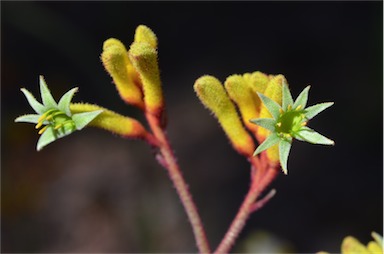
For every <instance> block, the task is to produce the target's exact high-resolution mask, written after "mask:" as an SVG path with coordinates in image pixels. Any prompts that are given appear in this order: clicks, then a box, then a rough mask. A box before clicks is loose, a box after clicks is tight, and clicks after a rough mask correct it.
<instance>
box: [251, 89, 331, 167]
mask: <svg viewBox="0 0 384 254" xmlns="http://www.w3.org/2000/svg"><path fill="white" fill-rule="evenodd" d="M309 88H310V86H307V87H306V88H305V89H304V90H303V91H302V92H301V93H300V94H299V96H298V97H297V98H296V100H295V101H293V99H292V95H291V92H290V91H289V88H288V86H287V84H286V83H283V86H282V91H283V97H282V105H281V106H280V105H279V104H278V103H277V102H275V101H274V100H272V99H270V98H268V97H266V96H265V95H263V94H261V93H258V95H259V97H260V99H261V101H262V102H263V103H264V105H265V106H266V107H267V109H268V111H269V112H270V113H271V115H272V117H273V118H258V119H251V120H250V121H251V122H252V123H254V124H257V125H259V126H261V127H263V128H265V129H268V130H269V131H270V132H271V134H270V135H269V136H268V137H267V138H266V139H265V141H264V142H263V143H262V144H260V145H259V146H258V147H257V149H256V151H255V152H254V154H253V155H254V156H256V155H257V154H259V153H261V152H262V151H264V150H266V149H268V148H270V147H271V146H273V145H276V144H279V157H280V164H281V168H282V169H283V172H284V173H285V174H287V173H288V169H287V161H288V155H289V151H290V150H291V145H292V141H293V138H295V139H298V140H300V141H306V142H309V143H312V144H322V145H334V141H332V140H330V139H329V138H326V137H324V136H323V135H321V134H319V133H317V132H316V131H314V130H312V129H310V128H308V127H307V126H306V125H307V121H308V120H310V119H312V118H313V117H315V116H316V115H317V114H319V113H320V112H322V111H323V110H325V109H327V108H328V107H330V106H332V105H333V102H325V103H319V104H316V105H314V106H311V107H308V108H306V106H307V101H308V92H309Z"/></svg>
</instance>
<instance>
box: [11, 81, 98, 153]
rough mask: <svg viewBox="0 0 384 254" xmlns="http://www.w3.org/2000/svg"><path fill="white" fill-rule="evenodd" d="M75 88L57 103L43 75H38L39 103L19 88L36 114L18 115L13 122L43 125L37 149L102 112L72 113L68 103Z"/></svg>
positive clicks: (79, 128)
mask: <svg viewBox="0 0 384 254" xmlns="http://www.w3.org/2000/svg"><path fill="white" fill-rule="evenodd" d="M77 90H78V89H77V88H73V89H71V90H69V91H68V92H67V93H65V94H64V95H63V97H61V99H60V100H59V103H56V101H55V99H54V98H53V96H52V94H51V92H50V91H49V89H48V86H47V84H46V83H45V81H44V78H43V76H40V93H41V99H42V102H43V103H40V102H38V101H37V100H36V99H35V97H34V96H33V95H32V94H31V93H30V92H29V91H28V90H27V89H25V88H22V89H21V91H22V92H23V93H24V95H25V97H26V98H27V100H28V102H29V104H30V105H31V107H32V108H33V110H35V112H36V114H27V115H23V116H20V117H18V118H16V119H15V122H26V123H35V124H36V129H40V128H41V127H42V126H44V127H43V128H41V129H40V130H39V132H38V133H39V134H40V135H41V136H40V138H39V140H38V142H37V151H40V150H41V149H42V148H43V147H44V146H46V145H48V144H50V143H52V142H53V141H55V140H57V139H59V138H62V137H65V136H67V135H69V134H71V133H73V132H74V131H76V130H81V129H83V128H84V127H85V126H87V125H88V124H89V123H90V122H91V121H92V120H94V119H95V118H96V117H97V116H98V115H99V114H100V113H101V112H103V110H94V111H89V112H85V113H84V112H83V113H78V114H72V112H71V110H70V103H71V100H72V98H73V96H74V94H75V93H76V92H77Z"/></svg>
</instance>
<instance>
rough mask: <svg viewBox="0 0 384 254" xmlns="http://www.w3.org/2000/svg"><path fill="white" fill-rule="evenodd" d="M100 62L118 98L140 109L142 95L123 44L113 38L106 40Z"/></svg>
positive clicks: (142, 104)
mask: <svg viewBox="0 0 384 254" xmlns="http://www.w3.org/2000/svg"><path fill="white" fill-rule="evenodd" d="M101 60H102V62H103V65H104V67H105V69H106V70H107V72H108V73H109V75H110V76H111V77H112V79H113V82H114V83H115V85H116V89H117V91H118V92H119V94H120V97H121V98H122V99H123V100H124V101H125V102H127V103H128V104H132V105H135V106H138V107H141V108H142V107H143V106H144V103H143V98H142V97H143V95H142V92H141V89H140V85H139V84H138V82H137V78H136V77H135V76H136V75H137V73H136V72H135V70H134V69H133V67H132V65H131V63H130V61H129V58H128V52H127V50H126V48H125V46H124V45H123V43H121V41H119V40H117V39H114V38H111V39H108V40H106V41H105V42H104V45H103V53H102V54H101Z"/></svg>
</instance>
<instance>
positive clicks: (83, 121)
mask: <svg viewBox="0 0 384 254" xmlns="http://www.w3.org/2000/svg"><path fill="white" fill-rule="evenodd" d="M101 112H103V110H96V111H91V112H84V113H78V114H74V115H73V116H72V120H73V121H74V122H75V125H76V129H78V130H81V129H83V128H84V127H85V126H87V125H88V124H89V123H90V122H91V121H92V120H93V119H95V118H96V117H97V116H98V115H99V114H100V113H101Z"/></svg>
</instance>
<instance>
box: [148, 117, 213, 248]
mask: <svg viewBox="0 0 384 254" xmlns="http://www.w3.org/2000/svg"><path fill="white" fill-rule="evenodd" d="M146 117H147V120H148V123H149V126H150V128H151V129H152V132H153V135H154V137H155V138H156V139H157V141H158V142H157V147H158V148H159V150H160V155H159V156H161V157H162V158H161V161H162V163H161V164H162V166H164V167H165V168H166V169H167V170H168V174H169V177H170V179H171V180H172V182H173V184H174V186H175V188H176V191H177V193H178V195H179V198H180V201H181V203H182V204H183V206H184V209H185V211H186V213H187V215H188V218H189V221H190V223H191V226H192V229H193V233H194V235H195V240H196V245H197V247H198V249H199V252H200V253H210V252H211V251H210V247H209V244H208V240H207V237H206V234H205V231H204V227H203V223H202V222H201V219H200V216H199V214H198V211H197V208H196V205H195V203H194V202H193V200H192V195H191V194H190V192H189V190H188V185H187V184H186V182H185V180H184V178H183V176H182V173H181V171H180V169H179V166H178V164H177V162H176V158H175V156H174V154H173V152H172V149H171V147H170V144H169V141H168V138H167V137H166V135H165V133H164V130H163V128H162V127H161V123H160V120H159V118H158V117H156V116H154V115H152V114H150V113H146Z"/></svg>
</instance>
